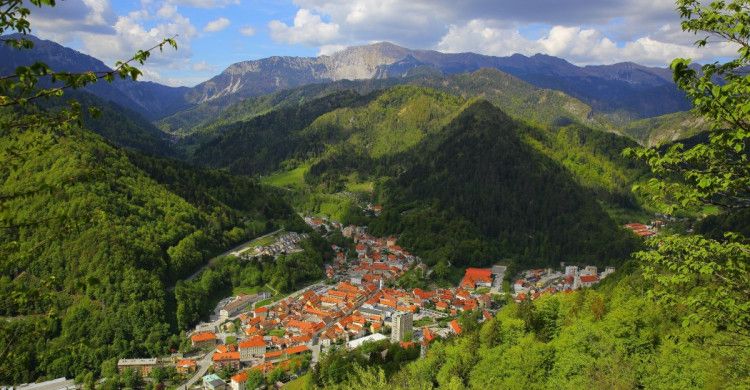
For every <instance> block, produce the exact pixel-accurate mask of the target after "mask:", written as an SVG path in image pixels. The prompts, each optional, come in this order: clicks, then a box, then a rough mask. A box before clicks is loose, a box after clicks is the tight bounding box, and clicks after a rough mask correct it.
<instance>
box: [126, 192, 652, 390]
mask: <svg viewBox="0 0 750 390" xmlns="http://www.w3.org/2000/svg"><path fill="white" fill-rule="evenodd" d="M368 210H370V211H372V212H374V213H379V212H380V210H381V208H380V206H372V205H370V206H368ZM304 220H305V222H306V223H307V224H308V225H309V226H310V227H312V228H313V229H315V230H316V231H319V232H321V233H322V234H324V235H325V234H329V233H332V232H334V231H337V232H340V233H341V235H342V236H343V237H346V238H347V239H349V240H351V241H352V247H351V249H347V248H341V247H339V246H337V245H332V249H333V252H334V253H335V255H334V257H333V258H332V259H329V261H328V262H327V263H326V265H325V275H326V279H325V280H322V281H319V282H317V283H313V284H311V285H308V286H306V287H304V288H302V289H300V290H297V291H295V292H293V293H291V294H288V295H286V296H280V297H278V298H277V299H275V298H274V296H272V295H271V294H269V293H268V292H265V291H264V292H259V293H255V294H241V295H235V296H231V297H227V298H225V299H223V300H221V301H220V302H219V303H218V304H217V306H216V309H215V312H214V314H213V315H212V316H211V320H210V322H202V323H199V324H198V325H196V326H195V328H194V329H193V330H192V331H190V332H188V333H187V334H186V335H185V337H186V338H187V339H188V340H189V341H188V340H186V342H189V348H188V351H186V352H185V353H175V354H173V355H171V356H162V357H148V358H145V357H140V358H138V357H134V358H123V359H120V360H119V361H118V363H117V369H118V371H120V372H121V373H123V374H124V373H128V372H129V373H130V374H134V373H135V374H137V375H141V376H142V377H144V378H147V377H149V376H150V374H151V373H152V370H173V372H174V373H175V374H176V376H177V377H179V378H181V380H182V382H181V383H174V384H173V385H175V386H176V387H177V386H179V388H185V389H191V388H203V389H206V390H222V389H232V390H244V389H246V383H247V382H248V378H249V376H251V375H263V376H264V377H267V376H269V375H276V376H278V378H279V380H278V381H276V385H277V386H278V387H280V386H283V385H284V383H283V382H282V381H281V379H282V378H286V379H287V380H293V379H294V378H297V377H298V376H300V375H302V374H304V373H305V372H306V371H308V370H309V369H311V367H314V366H315V364H317V363H318V362H319V360H320V359H321V357H322V356H323V355H324V354H326V353H328V352H329V351H331V350H332V349H337V348H345V349H347V350H352V349H355V348H360V347H362V346H363V345H366V344H368V343H396V344H398V345H399V347H400V348H403V349H405V350H413V351H415V352H414V353H415V354H418V355H419V356H423V355H424V354H425V353H426V351H427V350H428V349H429V348H430V343H431V342H432V341H433V340H435V339H436V338H449V337H452V336H454V335H458V334H461V332H462V325H461V321H466V319H467V318H468V319H469V320H470V321H476V322H483V321H486V320H488V319H490V318H492V316H493V315H494V313H495V312H496V311H497V310H498V309H499V308H500V307H501V306H502V305H503V304H504V303H505V302H506V301H507V300H515V301H516V302H521V301H524V300H534V299H537V298H538V297H540V296H542V295H543V294H555V293H568V292H572V291H574V290H577V289H579V288H585V287H591V286H592V285H594V284H596V283H598V282H599V281H600V280H602V279H604V278H606V277H607V276H608V275H611V274H612V273H613V272H615V269H614V268H613V267H606V268H605V269H603V270H599V269H598V268H597V267H595V266H583V267H578V266H576V265H566V264H561V268H560V269H559V270H554V269H550V268H547V269H530V270H523V271H521V272H519V273H518V274H517V275H507V274H506V272H507V271H508V266H507V265H506V264H497V265H494V266H492V267H490V268H467V269H466V270H465V274H464V276H463V278H462V279H461V281H460V283H459V284H458V285H457V286H453V287H446V288H435V289H430V290H428V289H421V288H411V289H406V288H400V287H398V285H397V283H395V282H396V281H397V280H398V279H399V278H400V277H402V276H403V275H404V274H405V273H407V272H410V271H412V272H413V271H418V272H419V275H428V274H429V272H431V270H430V269H429V267H427V266H426V265H425V264H424V263H423V262H422V261H421V260H420V258H419V257H417V256H415V255H413V254H412V253H410V252H409V251H407V250H406V249H404V248H402V247H401V246H399V245H398V240H397V238H396V237H374V236H372V235H370V234H368V232H367V228H366V227H364V226H354V225H349V226H343V225H342V224H340V223H338V222H336V221H331V220H328V219H326V218H321V217H312V216H308V217H305V218H304ZM649 229H650V227H649ZM268 237H270V238H267V239H266V240H265V241H264V242H263V245H256V246H245V247H242V248H240V249H238V250H235V251H232V252H230V255H231V256H233V257H235V258H236V259H237V261H253V259H255V258H256V257H259V256H263V255H265V256H277V255H280V254H285V253H294V252H299V251H301V249H300V248H299V245H298V244H299V243H300V241H302V240H304V239H306V238H307V235H306V234H300V233H296V232H276V234H272V235H269V236H268ZM508 281H510V283H508ZM282 372H283V373H284V375H283V376H282V375H279V374H278V373H282Z"/></svg>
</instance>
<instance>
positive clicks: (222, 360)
mask: <svg viewBox="0 0 750 390" xmlns="http://www.w3.org/2000/svg"><path fill="white" fill-rule="evenodd" d="M211 360H213V362H214V367H215V368H224V367H230V368H232V369H233V370H239V369H240V353H239V352H223V353H222V352H216V353H214V356H213V358H212V359H211Z"/></svg>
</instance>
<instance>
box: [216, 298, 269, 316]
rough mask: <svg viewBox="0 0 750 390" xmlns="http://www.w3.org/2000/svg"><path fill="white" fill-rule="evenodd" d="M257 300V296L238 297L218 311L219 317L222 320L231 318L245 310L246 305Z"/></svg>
mask: <svg viewBox="0 0 750 390" xmlns="http://www.w3.org/2000/svg"><path fill="white" fill-rule="evenodd" d="M261 299H262V298H261ZM257 300H259V299H258V295H257V294H253V295H239V296H237V297H236V298H234V299H233V300H232V301H231V302H229V303H227V304H226V305H225V306H224V307H223V308H221V310H220V311H219V315H220V316H221V318H223V319H227V318H229V317H233V316H235V315H237V314H239V313H240V312H242V311H243V310H244V309H245V308H247V306H248V305H250V304H251V303H253V302H254V301H257Z"/></svg>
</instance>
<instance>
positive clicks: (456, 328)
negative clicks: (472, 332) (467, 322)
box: [448, 320, 462, 334]
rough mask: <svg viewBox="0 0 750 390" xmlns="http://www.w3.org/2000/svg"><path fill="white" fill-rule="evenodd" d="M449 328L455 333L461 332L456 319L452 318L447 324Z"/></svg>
mask: <svg viewBox="0 0 750 390" xmlns="http://www.w3.org/2000/svg"><path fill="white" fill-rule="evenodd" d="M448 325H449V326H450V328H451V331H452V332H453V333H455V334H461V331H462V330H461V325H459V324H458V320H453V321H451V322H450V324H448Z"/></svg>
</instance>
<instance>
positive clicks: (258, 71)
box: [0, 37, 690, 124]
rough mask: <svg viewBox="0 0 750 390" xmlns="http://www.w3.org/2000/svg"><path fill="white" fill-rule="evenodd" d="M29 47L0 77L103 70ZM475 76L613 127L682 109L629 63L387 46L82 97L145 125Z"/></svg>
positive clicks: (58, 50) (259, 63)
mask: <svg viewBox="0 0 750 390" xmlns="http://www.w3.org/2000/svg"><path fill="white" fill-rule="evenodd" d="M31 39H32V40H33V41H34V42H35V46H36V47H35V48H34V49H33V50H24V51H19V50H14V49H12V48H9V47H0V71H2V72H4V73H7V72H9V71H12V69H14V68H15V67H17V66H19V65H28V64H31V63H33V62H34V61H37V60H42V61H45V62H47V63H48V64H49V65H50V66H52V67H53V69H56V70H69V71H82V70H89V69H94V70H105V69H108V68H107V66H106V65H105V64H104V63H102V62H101V61H99V60H97V59H95V58H93V57H90V56H88V55H85V54H82V53H79V52H77V51H75V50H72V49H68V48H65V47H63V46H61V45H59V44H57V43H54V42H51V41H46V40H40V39H37V38H34V37H31ZM482 68H493V69H497V70H500V71H502V72H505V73H508V74H510V75H513V76H515V77H517V78H519V79H521V80H523V81H526V82H528V83H530V84H532V85H534V86H536V87H540V88H547V89H554V90H559V91H562V92H564V93H566V94H568V95H570V96H572V97H575V98H577V99H579V100H581V101H583V102H584V103H586V104H588V105H589V106H591V107H592V109H593V110H594V111H595V112H598V113H605V114H607V115H608V116H610V117H611V118H613V120H614V122H615V123H617V124H625V123H627V122H629V121H630V120H633V119H640V118H648V117H654V116H659V115H664V114H669V113H673V112H678V111H685V110H687V109H689V108H690V104H689V102H688V101H687V99H685V97H684V94H683V93H682V92H680V91H679V90H678V89H677V88H676V87H675V85H674V83H673V82H672V79H671V71H670V70H669V69H667V68H655V67H647V66H642V65H638V64H635V63H632V62H625V63H618V64H613V65H590V66H583V67H581V66H576V65H574V64H571V63H570V62H568V61H566V60H564V59H561V58H557V57H553V56H549V55H544V54H536V55H533V56H530V57H527V56H524V55H521V54H514V55H511V56H509V57H494V56H488V55H482V54H476V53H441V52H438V51H434V50H412V49H407V48H404V47H401V46H398V45H395V44H392V43H388V42H380V43H375V44H371V45H365V46H353V47H349V48H347V49H344V50H342V51H339V52H337V53H334V54H332V55H327V56H319V57H278V56H274V57H268V58H263V59H259V60H252V61H242V62H238V63H235V64H232V65H230V66H229V67H227V68H226V69H225V70H224V71H223V72H221V73H220V74H218V75H216V76H214V77H212V78H211V79H209V80H207V81H205V82H203V83H200V84H198V85H196V86H195V87H192V88H188V87H177V88H175V87H168V86H164V85H160V84H158V83H152V82H132V81H123V80H119V81H116V82H114V83H112V85H106V83H99V84H97V85H92V86H90V87H88V88H87V90H88V91H89V92H91V93H93V94H95V95H97V96H99V97H102V98H105V99H108V100H111V101H113V102H115V103H117V104H119V105H121V106H123V107H126V108H128V109H131V110H133V111H136V112H138V113H140V114H142V115H144V116H145V117H146V118H148V119H150V120H157V119H161V118H164V117H166V116H169V115H171V114H174V113H176V112H179V111H182V110H186V109H190V108H192V107H195V106H196V105H198V104H200V103H205V102H209V101H220V102H221V104H222V105H224V104H226V105H228V104H231V103H235V102H237V101H240V100H243V99H246V98H248V97H255V96H260V95H265V94H269V93H273V92H278V91H280V90H284V89H289V88H295V87H299V86H304V85H308V84H314V83H327V82H331V81H338V80H361V79H384V78H404V77H411V76H414V75H430V76H437V75H453V74H458V73H469V72H475V71H477V70H479V69H482Z"/></svg>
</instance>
